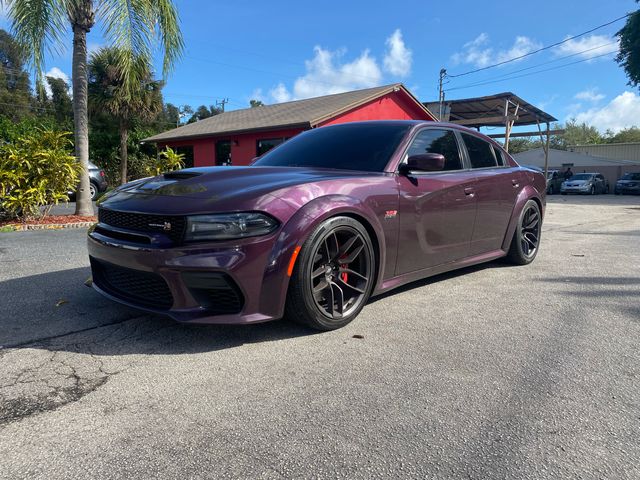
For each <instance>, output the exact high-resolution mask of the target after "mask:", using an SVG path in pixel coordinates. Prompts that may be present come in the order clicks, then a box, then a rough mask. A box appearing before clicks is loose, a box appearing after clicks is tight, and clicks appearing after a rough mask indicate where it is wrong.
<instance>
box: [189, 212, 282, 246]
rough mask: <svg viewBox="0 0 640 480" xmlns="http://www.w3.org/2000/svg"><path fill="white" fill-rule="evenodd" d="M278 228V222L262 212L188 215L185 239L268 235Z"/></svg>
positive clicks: (196, 239)
mask: <svg viewBox="0 0 640 480" xmlns="http://www.w3.org/2000/svg"><path fill="white" fill-rule="evenodd" d="M276 228H278V222H277V221H276V220H275V219H273V218H271V217H269V216H267V215H263V214H262V213H254V212H247V213H223V214H218V215H193V216H190V217H187V233H186V235H185V240H186V241H187V242H189V241H198V240H230V239H234V238H245V237H256V236H258V235H266V234H267V233H271V232H273V231H274V230H275V229H276Z"/></svg>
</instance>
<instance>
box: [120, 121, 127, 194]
mask: <svg viewBox="0 0 640 480" xmlns="http://www.w3.org/2000/svg"><path fill="white" fill-rule="evenodd" d="M128 141H129V128H128V126H127V123H126V122H125V121H124V120H120V183H121V184H125V183H127V154H128V152H127V142H128Z"/></svg>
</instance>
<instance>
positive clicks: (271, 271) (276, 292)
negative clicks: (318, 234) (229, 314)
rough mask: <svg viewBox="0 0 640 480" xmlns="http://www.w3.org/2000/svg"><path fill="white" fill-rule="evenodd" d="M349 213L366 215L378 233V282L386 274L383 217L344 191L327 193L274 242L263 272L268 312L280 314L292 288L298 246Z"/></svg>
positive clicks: (302, 211)
mask: <svg viewBox="0 0 640 480" xmlns="http://www.w3.org/2000/svg"><path fill="white" fill-rule="evenodd" d="M338 215H346V216H351V217H356V218H362V219H364V220H365V221H366V222H367V223H368V226H369V227H370V228H368V230H369V231H370V232H372V233H373V234H374V235H375V238H372V241H373V243H374V245H375V246H376V247H377V252H376V258H377V260H378V262H377V263H378V271H377V276H376V285H378V283H379V282H380V279H381V278H382V275H383V271H382V270H383V269H382V265H384V259H385V256H386V250H385V249H386V243H385V237H384V233H383V229H382V225H381V224H380V220H379V219H378V217H377V216H376V215H375V213H374V212H373V210H372V209H371V208H370V207H369V206H367V205H366V204H365V203H364V202H362V201H361V200H359V199H357V198H353V197H349V196H345V195H327V196H323V197H320V198H317V199H314V200H312V201H311V202H309V203H307V204H306V205H304V206H303V207H302V208H300V209H299V210H298V211H297V212H296V213H295V214H294V215H293V216H292V217H291V218H290V219H289V220H288V221H287V223H286V224H285V225H284V227H283V228H282V230H281V232H280V235H278V238H277V240H276V242H275V243H274V245H273V249H272V251H271V255H270V256H269V261H268V262H267V266H266V269H265V272H264V279H263V288H262V291H261V298H260V304H261V306H262V308H263V311H265V313H267V314H270V315H273V316H274V317H281V316H282V314H283V313H284V304H285V301H286V297H287V289H288V288H289V276H288V275H287V268H288V266H289V261H290V259H291V256H292V255H293V252H294V250H295V248H296V247H297V246H302V245H303V244H304V242H305V241H306V240H307V238H308V237H309V235H310V234H311V232H313V230H314V229H315V228H316V227H317V226H318V225H320V224H321V223H322V222H323V221H325V220H327V219H328V218H331V217H335V216H338Z"/></svg>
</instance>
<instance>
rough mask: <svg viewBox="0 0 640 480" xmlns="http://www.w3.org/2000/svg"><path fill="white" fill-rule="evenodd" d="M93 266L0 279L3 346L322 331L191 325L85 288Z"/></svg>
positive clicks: (132, 346)
mask: <svg viewBox="0 0 640 480" xmlns="http://www.w3.org/2000/svg"><path fill="white" fill-rule="evenodd" d="M506 266H509V265H507V264H505V263H500V262H491V263H487V264H482V265H476V266H472V267H468V268H464V269H461V270H457V271H453V272H449V273H444V274H441V275H437V276H434V277H430V278H427V279H424V280H418V281H416V282H412V283H410V284H407V285H404V286H402V287H399V288H397V289H394V290H392V291H390V292H387V293H385V294H382V295H379V296H376V297H374V298H372V299H371V300H370V303H375V302H376V301H378V300H381V299H383V298H387V297H389V296H392V295H395V294H398V293H402V292H404V291H408V290H412V289H415V288H420V287H423V286H426V285H429V284H432V283H435V282H440V281H442V280H446V279H449V278H455V277H457V276H459V275H465V274H468V273H470V272H474V271H480V270H483V269H485V268H500V267H506ZM90 273H91V272H90V270H89V268H88V267H86V268H75V269H69V270H62V271H57V272H49V273H43V274H39V275H31V276H26V277H21V278H14V279H10V280H6V281H3V282H0V298H2V299H3V300H4V308H3V314H2V316H1V317H0V351H1V349H9V348H44V349H48V350H68V351H73V352H76V353H89V354H91V355H128V354H136V353H142V354H183V353H198V352H207V351H214V350H220V349H226V348H233V347H237V346H240V345H243V344H248V343H259V342H269V341H277V340H283V339H288V338H295V337H300V336H308V335H314V334H317V333H319V332H317V331H315V330H311V329H309V328H306V327H303V326H300V325H297V324H294V323H292V322H288V321H284V320H279V321H273V322H267V323H262V324H253V325H189V324H182V323H178V322H175V321H173V320H172V319H170V318H168V317H165V316H162V315H155V314H149V313H146V312H144V311H141V310H137V309H134V308H130V307H127V306H124V305H121V304H119V303H117V302H114V301H111V300H109V299H107V298H104V297H103V296H102V295H100V294H99V293H97V292H96V291H94V290H93V289H92V288H89V287H87V286H85V284H84V283H85V281H86V280H87V279H88V278H89V276H90Z"/></svg>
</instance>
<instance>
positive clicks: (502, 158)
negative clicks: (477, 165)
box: [492, 145, 507, 167]
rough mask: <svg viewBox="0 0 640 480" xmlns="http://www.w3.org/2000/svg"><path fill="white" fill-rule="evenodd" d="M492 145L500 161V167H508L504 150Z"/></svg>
mask: <svg viewBox="0 0 640 480" xmlns="http://www.w3.org/2000/svg"><path fill="white" fill-rule="evenodd" d="M492 147H493V153H494V155H495V156H496V160H497V162H498V166H499V167H506V166H507V161H506V159H505V158H504V154H503V153H502V150H500V149H499V148H498V147H496V146H495V145H492Z"/></svg>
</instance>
